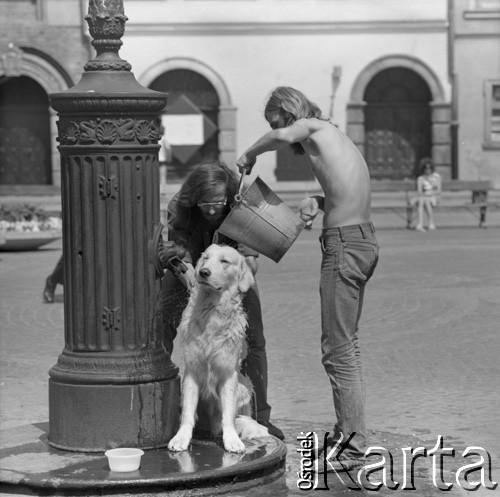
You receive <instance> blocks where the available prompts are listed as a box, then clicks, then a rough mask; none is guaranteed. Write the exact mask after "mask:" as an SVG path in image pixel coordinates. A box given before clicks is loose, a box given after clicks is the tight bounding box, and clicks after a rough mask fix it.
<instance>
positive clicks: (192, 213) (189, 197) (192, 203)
mask: <svg viewBox="0 0 500 497" xmlns="http://www.w3.org/2000/svg"><path fill="white" fill-rule="evenodd" d="M220 184H223V185H225V186H226V197H227V204H226V207H225V210H226V212H225V214H227V213H228V212H229V210H230V208H231V205H232V203H233V202H234V196H235V195H236V194H237V193H238V184H239V181H238V177H237V176H236V173H235V172H234V171H232V170H231V169H229V167H228V166H227V165H226V164H224V163H223V162H219V161H215V162H209V163H207V164H201V165H200V166H198V167H197V168H196V169H195V170H194V171H193V172H192V173H191V174H190V175H189V176H188V177H187V179H186V180H185V181H184V183H183V185H182V187H181V189H180V191H179V194H178V197H177V211H176V213H175V216H174V219H172V221H171V223H170V224H171V226H172V228H173V229H174V230H178V231H181V232H184V233H191V232H193V230H194V229H195V228H196V227H198V226H199V225H200V223H201V221H202V218H203V216H202V214H201V211H200V209H199V207H198V202H200V200H201V199H202V198H203V197H204V196H205V195H206V194H208V193H209V192H211V191H212V190H213V188H214V187H215V186H216V185H220ZM224 217H225V216H224Z"/></svg>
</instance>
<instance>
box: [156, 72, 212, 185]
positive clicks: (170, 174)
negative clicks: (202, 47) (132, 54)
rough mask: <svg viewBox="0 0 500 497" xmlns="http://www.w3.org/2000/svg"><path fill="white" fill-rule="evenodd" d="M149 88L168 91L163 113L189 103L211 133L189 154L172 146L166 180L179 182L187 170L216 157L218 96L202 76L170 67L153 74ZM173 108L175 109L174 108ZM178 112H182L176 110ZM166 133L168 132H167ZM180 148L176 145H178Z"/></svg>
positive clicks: (174, 110) (186, 173)
mask: <svg viewBox="0 0 500 497" xmlns="http://www.w3.org/2000/svg"><path fill="white" fill-rule="evenodd" d="M149 88H151V89H152V90H156V91H161V92H166V93H168V95H169V97H168V104H167V107H166V109H165V113H166V114H167V115H168V114H169V113H171V112H172V113H173V112H178V109H179V107H180V106H181V105H192V106H193V107H192V109H193V113H195V112H197V111H199V112H201V113H202V114H203V116H204V117H205V121H206V122H209V123H210V127H211V128H212V132H211V133H209V136H207V137H206V139H204V142H203V143H200V144H199V146H193V153H192V154H187V155H189V157H188V156H187V155H186V154H181V153H177V154H176V145H173V146H172V154H171V160H170V163H169V164H168V168H167V178H168V180H167V181H168V182H169V183H177V182H181V181H182V180H183V179H184V178H185V177H186V176H187V175H188V174H189V172H190V171H191V170H192V169H193V168H194V167H195V166H196V165H197V164H200V163H203V162H209V161H214V160H218V159H219V155H220V150H219V137H218V128H219V105H220V101H219V96H218V94H217V91H216V90H215V88H214V86H213V85H212V83H211V82H210V81H209V80H208V79H207V78H205V77H204V76H203V75H201V74H200V73H198V72H196V71H192V70H190V69H184V68H182V69H172V70H169V71H167V72H164V73H163V74H161V75H160V76H158V77H156V78H155V79H154V80H153V81H152V82H151V84H150V85H149ZM176 109H177V110H176ZM180 114H181V115H182V114H183V112H180ZM167 136H168V131H167ZM178 147H179V148H178V150H180V147H181V146H180V145H178Z"/></svg>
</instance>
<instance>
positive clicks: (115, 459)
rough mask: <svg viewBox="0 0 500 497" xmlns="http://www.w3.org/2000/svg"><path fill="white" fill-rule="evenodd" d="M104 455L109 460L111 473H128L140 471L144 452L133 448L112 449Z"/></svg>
mask: <svg viewBox="0 0 500 497" xmlns="http://www.w3.org/2000/svg"><path fill="white" fill-rule="evenodd" d="M104 455H105V456H106V457H107V458H108V463H109V469H111V471H119V472H122V473H126V472H128V471H135V470H136V469H139V466H140V465H141V457H142V456H143V455H144V451H142V450H141V449H132V448H122V449H110V450H107V451H106V452H105V453H104Z"/></svg>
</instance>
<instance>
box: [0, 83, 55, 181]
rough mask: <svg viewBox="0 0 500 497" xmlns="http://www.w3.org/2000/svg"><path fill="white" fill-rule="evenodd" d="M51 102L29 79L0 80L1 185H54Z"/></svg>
mask: <svg viewBox="0 0 500 497" xmlns="http://www.w3.org/2000/svg"><path fill="white" fill-rule="evenodd" d="M51 183H52V173H51V146H50V117H49V99H48V96H47V93H46V92H45V90H44V89H43V88H42V87H41V86H40V85H39V84H38V83H37V82H36V81H34V80H33V79H31V78H28V77H26V76H19V77H8V76H2V77H0V184H4V185H5V184H8V185H14V184H51Z"/></svg>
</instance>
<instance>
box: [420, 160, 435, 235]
mask: <svg viewBox="0 0 500 497" xmlns="http://www.w3.org/2000/svg"><path fill="white" fill-rule="evenodd" d="M440 195H441V175H440V174H439V173H437V172H436V171H435V170H434V164H433V163H432V160H431V159H430V158H429V157H424V158H423V159H422V160H421V161H420V176H419V177H418V178H417V198H416V199H415V203H416V204H417V209H418V210H417V212H418V221H417V226H416V227H415V229H416V230H418V231H425V228H424V210H425V212H426V214H427V219H428V224H427V226H428V228H429V229H430V230H435V229H436V225H435V224H434V215H433V214H434V213H433V209H434V207H436V205H437V203H438V200H439V196H440Z"/></svg>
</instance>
